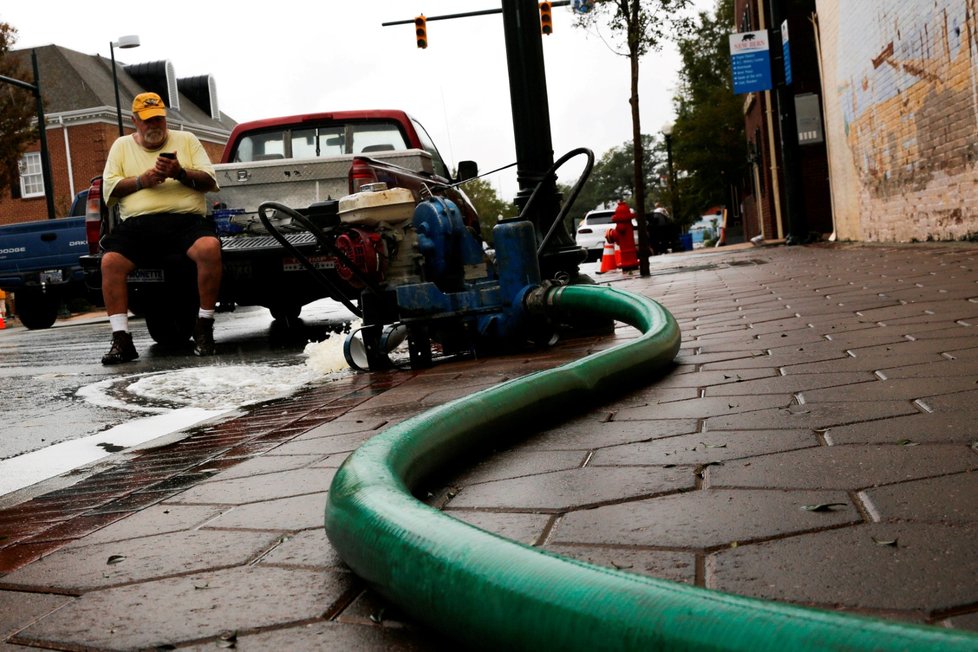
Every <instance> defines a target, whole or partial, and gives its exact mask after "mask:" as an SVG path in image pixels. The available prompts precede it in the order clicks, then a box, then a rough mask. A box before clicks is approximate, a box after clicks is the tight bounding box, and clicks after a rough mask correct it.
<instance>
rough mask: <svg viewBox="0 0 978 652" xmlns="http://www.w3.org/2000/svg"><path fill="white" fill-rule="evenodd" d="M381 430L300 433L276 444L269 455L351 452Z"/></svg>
mask: <svg viewBox="0 0 978 652" xmlns="http://www.w3.org/2000/svg"><path fill="white" fill-rule="evenodd" d="M381 432H382V431H381V430H367V431H363V432H355V433H351V434H349V435H333V436H331V437H316V436H313V435H310V434H306V435H300V436H299V437H296V438H295V439H293V440H292V441H289V442H285V443H284V444H281V445H279V446H276V447H275V448H273V449H272V450H270V451H269V452H268V453H269V455H298V456H302V457H306V456H308V455H318V456H320V457H325V456H326V455H332V454H333V453H349V452H351V451H355V450H356V449H358V448H360V445H361V444H363V442H365V441H367V440H368V439H370V438H371V437H375V436H377V435H378V434H380V433H381Z"/></svg>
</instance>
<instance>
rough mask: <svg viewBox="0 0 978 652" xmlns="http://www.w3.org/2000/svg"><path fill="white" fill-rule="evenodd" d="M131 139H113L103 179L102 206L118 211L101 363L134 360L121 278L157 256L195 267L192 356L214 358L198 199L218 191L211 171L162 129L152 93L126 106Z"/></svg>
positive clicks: (185, 140) (108, 258) (206, 237)
mask: <svg viewBox="0 0 978 652" xmlns="http://www.w3.org/2000/svg"><path fill="white" fill-rule="evenodd" d="M132 121H133V124H134V125H135V127H136V131H135V133H133V134H131V135H128V136H123V137H121V138H118V139H117V140H116V141H115V142H114V143H112V147H111V149H110V150H109V156H108V158H107V160H106V162H105V170H104V171H103V173H102V179H103V193H104V195H103V196H104V197H106V203H107V204H108V205H109V206H112V205H114V204H116V203H118V205H119V217H120V218H121V222H120V223H119V225H118V226H117V227H116V228H115V229H114V230H113V231H112V233H110V234H109V235H107V236H106V237H105V238H103V239H102V242H101V245H102V249H103V251H104V252H105V253H104V255H103V256H102V298H103V299H104V301H105V310H106V313H108V316H109V323H110V325H111V327H112V347H111V348H110V349H109V352H108V353H106V354H105V355H104V356H103V357H102V364H106V365H109V364H118V363H120V362H129V361H131V360H135V359H136V358H138V357H139V353H138V352H137V351H136V347H135V346H133V343H132V335H131V334H130V333H129V295H128V292H127V288H126V276H127V275H128V274H129V273H130V272H132V271H133V270H135V269H136V268H137V267H140V266H148V265H151V264H152V263H153V262H154V261H159V259H160V257H161V256H166V255H169V254H173V253H178V254H186V255H187V257H188V258H190V259H191V260H192V261H193V262H194V263H195V264H196V265H197V290H198V295H199V297H200V310H199V312H198V317H197V323H196V325H195V327H194V353H196V354H197V355H202V356H203V355H213V353H214V308H215V304H216V303H217V296H218V293H219V291H220V286H221V241H220V239H219V238H218V237H217V233H216V232H215V231H214V227H213V226H212V225H210V223H209V222H208V221H206V220H205V215H206V213H207V204H206V202H205V199H204V193H206V192H211V191H214V190H218V189H219V188H218V185H217V178H216V176H215V174H214V167H213V165H211V162H210V159H209V158H208V157H207V153H206V152H205V151H204V148H203V146H202V145H201V144H200V141H199V140H198V139H197V137H196V136H195V135H194V134H192V133H190V132H189V131H169V130H168V129H167V123H166V106H165V105H164V103H163V100H162V99H161V98H160V96H159V95H157V94H156V93H140V94H139V95H137V96H136V98H135V99H134V100H133V102H132Z"/></svg>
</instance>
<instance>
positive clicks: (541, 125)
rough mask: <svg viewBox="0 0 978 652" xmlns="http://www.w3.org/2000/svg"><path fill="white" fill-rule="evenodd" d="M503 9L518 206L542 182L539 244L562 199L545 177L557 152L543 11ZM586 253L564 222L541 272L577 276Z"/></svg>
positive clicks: (511, 4)
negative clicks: (544, 38)
mask: <svg viewBox="0 0 978 652" xmlns="http://www.w3.org/2000/svg"><path fill="white" fill-rule="evenodd" d="M554 4H556V3H554ZM502 12H503V32H504V36H505V39H506V60H507V65H508V70H509V95H510V103H511V106H512V112H513V132H514V136H515V142H516V163H517V167H516V178H517V181H518V183H519V186H520V190H519V192H518V193H517V196H516V205H517V207H519V208H520V209H521V210H522V208H523V207H524V206H525V205H526V203H527V201H529V198H530V195H532V194H533V190H534V188H536V186H537V184H539V183H542V184H544V186H545V187H544V188H542V189H541V196H538V197H537V199H535V200H534V209H535V210H533V211H532V213H533V214H532V215H529V216H528V218H529V219H530V221H531V222H533V224H534V226H535V227H536V229H537V240H538V242H539V241H542V239H543V236H544V234H546V233H547V232H548V231H549V229H550V225H551V224H552V223H553V221H554V219H556V217H557V214H558V213H559V212H560V199H561V198H560V193H559V192H558V191H557V184H556V181H555V179H553V178H550V179H544V178H543V176H544V175H545V174H546V173H547V171H548V170H549V169H550V167H551V166H552V165H553V163H554V151H553V142H552V140H551V135H550V107H549V104H548V100H547V76H546V72H545V68H544V60H543V43H542V40H541V34H540V16H539V9H538V8H537V4H536V3H535V2H526V1H525V0H502ZM585 257H586V254H585V253H584V250H583V249H581V248H580V247H578V246H577V244H576V243H575V242H574V239H573V238H572V237H571V236H570V234H569V233H568V232H567V228H566V226H564V225H563V224H560V225H557V228H556V230H555V231H554V234H553V237H552V238H551V239H550V240H549V241H548V242H547V246H546V247H545V248H544V250H543V251H542V252H541V254H540V271H541V273H542V275H543V277H544V278H552V277H553V276H555V275H557V274H567V275H568V276H570V277H571V278H575V277H576V276H577V275H578V273H579V271H578V264H579V263H580V262H582V261H583V260H584V258H585Z"/></svg>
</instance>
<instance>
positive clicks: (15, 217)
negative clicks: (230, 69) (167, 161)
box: [0, 45, 235, 225]
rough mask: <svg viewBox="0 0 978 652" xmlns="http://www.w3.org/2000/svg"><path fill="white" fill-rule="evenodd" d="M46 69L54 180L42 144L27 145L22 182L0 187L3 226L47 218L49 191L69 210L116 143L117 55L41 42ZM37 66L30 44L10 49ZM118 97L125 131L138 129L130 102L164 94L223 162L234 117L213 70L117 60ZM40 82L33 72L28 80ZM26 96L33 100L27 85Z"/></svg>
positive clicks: (172, 111) (44, 93) (171, 115)
mask: <svg viewBox="0 0 978 652" xmlns="http://www.w3.org/2000/svg"><path fill="white" fill-rule="evenodd" d="M35 51H36V52H37V61H38V71H39V75H40V88H41V97H42V98H43V100H44V113H45V122H46V123H47V125H46V129H47V131H46V135H47V145H48V152H49V157H50V161H51V185H52V186H53V189H45V188H44V183H43V176H42V174H41V156H40V143H35V144H34V145H33V146H32V147H29V148H28V149H27V151H26V152H25V153H24V155H23V156H22V157H21V159H20V161H19V167H20V170H21V179H20V184H19V186H16V187H14V188H11V189H8V190H6V191H5V192H3V193H2V194H0V225H2V224H13V223H16V222H30V221H33V220H41V219H47V217H48V214H47V203H46V200H45V192H46V190H51V191H52V192H53V193H54V206H55V212H56V214H57V215H58V216H62V215H66V214H67V212H68V208H69V206H70V205H71V200H72V198H73V197H74V195H75V193H77V192H79V191H81V190H84V189H85V188H87V187H88V184H89V181H90V180H91V179H92V177H95V176H98V175H100V174H101V173H102V168H103V167H104V166H105V159H106V156H107V155H108V152H109V147H110V146H111V145H112V142H113V141H114V140H115V139H116V138H117V137H118V134H119V128H118V122H117V117H116V107H115V90H114V86H113V82H112V63H111V60H109V59H106V58H104V57H102V56H98V55H87V54H82V53H80V52H75V51H73V50H69V49H67V48H63V47H59V46H57V45H48V46H44V47H39V48H35ZM7 56H10V57H20V58H22V59H23V61H24V63H25V68H26V69H27V70H31V62H30V57H31V50H18V51H14V52H10V53H8V55H7ZM116 66H117V68H116V72H117V76H118V80H119V98H120V99H119V101H120V105H121V107H122V116H123V125H124V128H125V131H126V133H131V132H132V130H133V129H132V121H131V119H130V110H129V107H130V106H132V98H133V97H135V96H136V95H137V94H139V93H141V92H144V91H154V92H156V93H159V94H160V96H161V97H163V99H164V101H166V104H167V106H168V107H170V108H169V111H168V117H167V122H168V124H169V128H170V129H177V130H188V131H192V132H194V133H195V134H196V135H197V137H198V138H199V139H200V140H201V143H203V145H204V148H205V149H206V150H207V152H208V154H209V155H210V157H211V160H212V161H215V162H216V161H217V160H218V159H219V158H220V155H221V152H222V151H223V148H224V144H225V143H226V142H227V139H228V137H229V136H230V133H231V129H232V128H233V127H234V125H235V122H234V121H233V120H232V119H231V118H229V117H228V116H227V115H225V114H223V113H221V111H220V109H219V107H218V103H217V94H216V90H215V84H214V80H213V78H211V77H210V76H209V75H204V76H198V77H190V78H184V79H178V78H177V77H176V75H175V73H174V70H173V66H172V65H171V64H170V63H169V62H168V61H158V62H151V63H141V64H133V65H125V64H122V63H120V62H119V61H118V60H117V61H116ZM25 81H27V82H28V83H34V80H33V79H28V80H25ZM24 98H25V101H30V102H32V101H33V98H32V97H31V96H30V94H29V93H27V92H24Z"/></svg>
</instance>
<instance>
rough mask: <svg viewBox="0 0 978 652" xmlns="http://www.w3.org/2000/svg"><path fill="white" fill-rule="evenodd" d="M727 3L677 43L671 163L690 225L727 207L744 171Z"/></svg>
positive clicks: (729, 0)
mask: <svg viewBox="0 0 978 652" xmlns="http://www.w3.org/2000/svg"><path fill="white" fill-rule="evenodd" d="M733 18H734V3H733V0H717V4H716V10H715V11H714V13H713V14H710V13H708V12H701V13H700V14H699V16H698V19H697V20H696V21H695V25H694V27H693V30H692V32H691V33H690V34H689V35H688V36H686V37H683V38H680V39H679V53H680V55H681V56H682V61H683V66H682V69H681V71H680V77H679V79H680V84H679V88H678V90H677V93H676V97H675V98H674V104H675V107H676V124H675V127H674V130H673V135H672V143H673V159H674V163H675V168H676V176H677V178H678V184H677V185H678V192H679V198H680V199H681V201H680V202H679V206H680V215H678V216H677V217H678V218H680V219H682V220H684V221H687V222H688V221H690V220H694V219H698V218H699V216H700V215H701V214H702V211H703V210H705V209H707V208H709V207H711V206H715V205H726V204H729V203H730V187H731V186H734V185H737V184H739V183H740V182H741V180H742V179H743V177H744V175H746V173H747V145H746V142H747V141H746V138H745V135H744V114H743V98H742V97H738V96H737V95H734V93H733V81H732V79H731V67H730V44H729V39H728V35H729V34H730V32H731V31H732V21H733Z"/></svg>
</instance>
